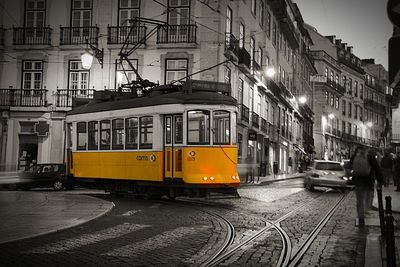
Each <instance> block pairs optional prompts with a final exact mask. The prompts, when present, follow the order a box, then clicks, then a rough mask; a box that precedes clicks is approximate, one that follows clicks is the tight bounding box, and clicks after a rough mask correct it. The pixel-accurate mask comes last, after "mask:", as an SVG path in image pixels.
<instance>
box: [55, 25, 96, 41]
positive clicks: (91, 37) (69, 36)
mask: <svg viewBox="0 0 400 267" xmlns="http://www.w3.org/2000/svg"><path fill="white" fill-rule="evenodd" d="M86 41H87V42H89V43H90V44H94V45H97V43H98V41H99V28H98V27H97V26H94V27H60V45H79V44H86Z"/></svg>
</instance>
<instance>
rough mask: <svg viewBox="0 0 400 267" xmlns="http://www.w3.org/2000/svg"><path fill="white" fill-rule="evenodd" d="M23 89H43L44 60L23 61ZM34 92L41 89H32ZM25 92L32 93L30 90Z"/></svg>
mask: <svg viewBox="0 0 400 267" xmlns="http://www.w3.org/2000/svg"><path fill="white" fill-rule="evenodd" d="M22 66H23V69H22V89H25V90H26V89H36V90H40V89H42V80H43V62H42V61H23V62H22ZM32 92H33V93H34V94H35V93H39V91H36V92H35V91H32ZM24 94H31V92H30V90H26V91H24Z"/></svg>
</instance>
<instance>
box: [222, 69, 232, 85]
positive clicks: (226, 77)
mask: <svg viewBox="0 0 400 267" xmlns="http://www.w3.org/2000/svg"><path fill="white" fill-rule="evenodd" d="M224 82H225V83H228V84H231V69H230V68H229V67H227V66H225V72H224Z"/></svg>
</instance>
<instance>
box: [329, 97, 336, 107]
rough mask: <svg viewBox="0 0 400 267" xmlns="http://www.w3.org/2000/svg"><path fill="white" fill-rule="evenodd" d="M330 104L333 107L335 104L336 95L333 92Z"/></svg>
mask: <svg viewBox="0 0 400 267" xmlns="http://www.w3.org/2000/svg"><path fill="white" fill-rule="evenodd" d="M329 100H330V102H329V104H330V106H331V107H333V106H334V105H335V96H334V95H333V94H331V95H330V99H329Z"/></svg>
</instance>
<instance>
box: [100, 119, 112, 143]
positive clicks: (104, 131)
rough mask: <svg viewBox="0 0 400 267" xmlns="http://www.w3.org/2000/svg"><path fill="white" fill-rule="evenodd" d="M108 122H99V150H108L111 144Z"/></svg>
mask: <svg viewBox="0 0 400 267" xmlns="http://www.w3.org/2000/svg"><path fill="white" fill-rule="evenodd" d="M110 130H111V127H110V121H109V120H105V121H101V122H100V149H102V150H109V149H110V144H111V142H110V141H111V133H110Z"/></svg>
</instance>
